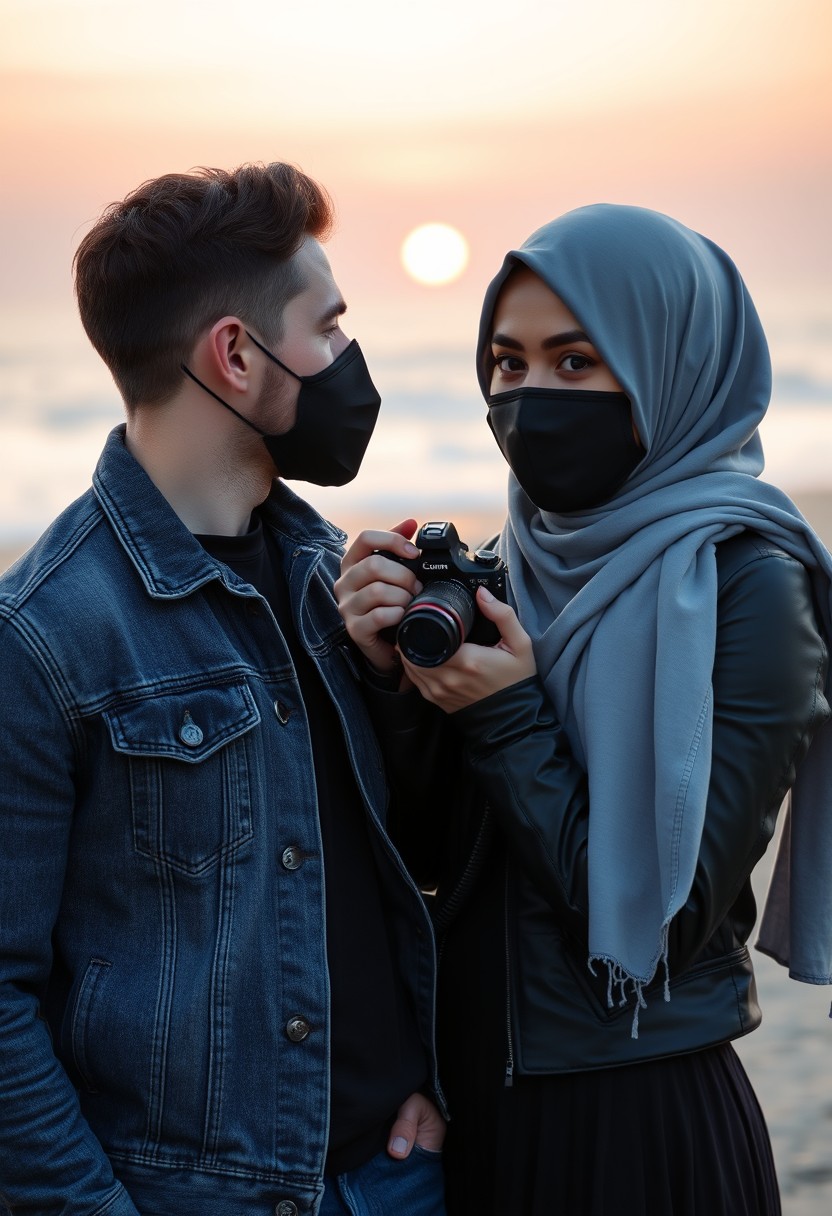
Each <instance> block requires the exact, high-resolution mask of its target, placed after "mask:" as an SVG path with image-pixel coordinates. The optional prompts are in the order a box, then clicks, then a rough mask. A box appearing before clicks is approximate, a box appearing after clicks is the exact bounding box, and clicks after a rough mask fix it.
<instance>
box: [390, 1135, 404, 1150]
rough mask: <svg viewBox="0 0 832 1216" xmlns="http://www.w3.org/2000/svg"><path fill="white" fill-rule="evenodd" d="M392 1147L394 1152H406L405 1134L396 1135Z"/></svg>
mask: <svg viewBox="0 0 832 1216" xmlns="http://www.w3.org/2000/svg"><path fill="white" fill-rule="evenodd" d="M390 1147H391V1148H392V1150H393V1152H394V1153H406V1152H407V1141H406V1140H405V1138H404V1136H396V1137H395V1138H394V1139H393V1140H392V1141H391V1143H390Z"/></svg>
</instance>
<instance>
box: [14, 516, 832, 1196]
mask: <svg viewBox="0 0 832 1216" xmlns="http://www.w3.org/2000/svg"><path fill="white" fill-rule="evenodd" d="M794 498H795V501H796V502H797V505H798V506H799V507H800V509H801V510H802V511H803V513H804V514H805V515H806V517H807V518H808V519H809V520H810V522H811V523H812V524H813V526H814V527H815V528H816V529H817V531H818V532H819V534H820V535H821V537H822V538H823V540H824V541H825V543H826V544H827V545H829V546H832V494H828V493H823V492H816V493H803V494H795V495H794ZM337 522H338V523H339V524H340V525H341V526H342V527H344V529H345V530H346V531H347V532H348V533H349V534H350V535H351V536H355V535H356V534H357V533H358V532H359V531H360V530H361V528H362V527H365V526H368V525H370V524H375V522H376V521H375V520H371V519H360V518H349V519H339V520H338V521H337ZM455 522H456V524H457V526H458V530H459V533H460V536H461V537H462V538H463V540H464V541H465V542H466V543H469V544H471V545H476V544H478V543H480V542H481V541H482V540H483V539H484V538H485V537H487V536H489V535H491V534H493V533H494V532H495V531H496V530H497V529H498V528H499V525H500V519H499V517H497V516H495V517H493V518H486V517H483V516H481V515H480V516H463V515H461V514H457V516H456V519H455ZM25 547H26V546H25V545H22V544H19V545H6V546H5V547H4V546H2V545H0V570H3V569H5V568H6V567H7V566H8V565H9V564H10V563H11V562H12V561H13V560H14V559H15V558H16V557H17V556H19V554H20V553H21V552H22V551H23V549H24V548H25ZM772 857H773V850H769V854H768V856H767V857H766V859H764V861H763V863H761V865H760V866H759V867H758V869H757V872H756V873H755V880H754V884H755V889H756V890H757V893H758V902H759V900H761V899H762V896H763V894H764V892H765V889H766V885H767V882H768V871H769V866H770V861H771V859H772ZM755 968H756V971H757V981H758V988H759V994H760V1003H761V1005H762V1008H763V1025H762V1026H761V1027H760V1029H759V1030H757V1031H755V1032H754V1033H753V1034H751V1035H749V1036H748V1037H747V1038H746V1039H742V1040H740V1041H739V1042H738V1043H737V1050H738V1052H739V1054H740V1056H741V1058H742V1060H743V1062H744V1064H745V1066H746V1068H747V1069H748V1072H749V1074H750V1076H751V1078H752V1081H753V1083H754V1085H755V1088H756V1090H757V1093H758V1095H759V1098H760V1102H761V1105H762V1107H763V1110H764V1112H765V1115H766V1118H767V1120H768V1124H769V1129H770V1131H771V1137H772V1142H773V1145H774V1153H775V1159H776V1161H777V1169H778V1174H779V1178H780V1186H781V1189H782V1193H783V1212H784V1216H828V1213H829V1212H832V1023H830V1021H829V1006H830V999H832V990H830V989H829V988H813V987H811V986H808V985H804V984H797V983H795V982H794V981H791V980H789V979H788V977H787V975H786V973H785V971H784V970H783V969H782V968H780V967H779V966H777V965H776V964H775V963H773V962H772V961H771V960H770V959H768V958H766V957H765V956H763V955H760V954H757V953H756V952H755Z"/></svg>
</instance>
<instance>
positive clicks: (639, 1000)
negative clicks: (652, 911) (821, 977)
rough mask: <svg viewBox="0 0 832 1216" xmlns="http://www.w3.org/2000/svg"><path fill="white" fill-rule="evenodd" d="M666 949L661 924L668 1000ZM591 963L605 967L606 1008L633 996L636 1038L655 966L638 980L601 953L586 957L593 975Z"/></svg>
mask: <svg viewBox="0 0 832 1216" xmlns="http://www.w3.org/2000/svg"><path fill="white" fill-rule="evenodd" d="M667 949H668V926H667V925H663V926H662V935H661V945H660V950H659V957H658V959H657V960H656V962H657V965H658V963H659V962H661V963H662V964H663V966H664V984H663V986H662V993H663V996H664V999H665V1000H666V1001H669V1000H670V964H669V962H668V958H667ZM593 963H602V964H603V965H604V966H605V967H606V968H607V1008H608V1009H612V1008H613V1007H614V1005H615V998H616V997H617V998H618V1007H619V1009H623V1008H624V1007H625V1006H626V1005H628V1004H629V1003H630V997H631V996H634V997H635V1006H634V1008H633V1024H632V1027H631V1030H630V1037H631V1038H633V1039H637V1038H638V1015H639V1010H641V1009H646V1008H647V1001H646V1000H645V999H644V988H645V986H646V985H647V984H649V983H650V981H651V980H652V978H653V975H655V972H656V967H654V968H653V974H652V975H650V976H649V978H648V979H646V980H639V979H636V977H635V976H634V975H631V974H630V973H629V971H627V970H626V968H624V967H622V965H621V963H618V962H616V961H615V959H613V958H608V957H606V956H605V955H603V954H592V955H590V957H589V958H588V959H587V967H588V968H589V971H590V974H591V975H594V976H596V975H597V972H596V970H595V968H594V966H593ZM628 985H631V987H630V988H629V991H628V988H627V986H628ZM615 989H617V990H618V991H617V992H615V991H614V990H615ZM830 1017H832V1011H830Z"/></svg>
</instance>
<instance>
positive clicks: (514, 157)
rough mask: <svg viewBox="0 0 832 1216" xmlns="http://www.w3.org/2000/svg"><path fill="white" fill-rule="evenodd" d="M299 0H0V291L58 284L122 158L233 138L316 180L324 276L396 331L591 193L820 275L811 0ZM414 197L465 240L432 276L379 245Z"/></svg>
mask: <svg viewBox="0 0 832 1216" xmlns="http://www.w3.org/2000/svg"><path fill="white" fill-rule="evenodd" d="M297 7H299V6H295V5H292V6H288V5H281V4H280V3H276V2H275V0H249V3H247V4H245V5H240V6H237V7H235V8H234V9H233V10H230V9H229V7H228V6H227V5H226V4H220V3H211V2H210V0H200V2H199V3H197V2H196V0H141V2H140V3H139V2H137V0H0V16H2V22H3V26H2V28H3V30H4V38H3V40H2V45H1V46H0V81H1V82H2V83H1V84H0V87H1V88H2V93H0V158H1V159H0V164H2V166H3V171H2V172H3V180H2V194H1V195H0V258H2V283H0V309H2V310H6V309H9V308H11V309H15V308H16V307H17V306H19V305H21V304H22V305H26V306H28V305H33V306H38V305H39V304H41V303H42V302H44V301H47V300H54V301H58V302H60V303H61V304H62V305H66V306H67V307H68V308H71V300H70V297H69V270H68V268H69V262H70V258H71V254H72V250H73V248H74V245H75V243H76V241H77V239H78V236H79V235H80V233H81V232H82V231H83V230H84V227H85V225H86V224H87V223H88V222H89V221H90V220H91V219H92V218H94V216H95V215H96V213H97V212H98V211H99V209H100V208H101V206H102V205H104V204H105V203H107V202H108V201H110V200H111V199H113V198H116V197H119V196H121V195H122V194H124V193H125V192H126V191H127V190H128V189H130V188H131V187H132V186H133V185H135V184H137V183H138V182H139V181H140V180H143V179H144V178H146V177H149V176H153V175H155V174H157V173H161V172H165V171H167V170H171V169H177V170H179V169H187V168H189V167H191V166H192V165H195V164H200V163H203V164H206V163H210V164H223V165H231V164H236V163H239V162H240V161H242V160H245V159H267V160H268V159H288V160H293V161H295V162H296V163H298V164H300V165H301V167H302V168H304V169H305V170H307V171H308V172H310V173H312V174H313V175H314V176H318V177H320V178H321V180H323V181H324V182H325V184H326V185H327V186H328V187H329V188H330V190H331V191H332V193H333V194H334V196H335V199H336V202H337V204H338V207H339V214H340V230H339V233H338V235H337V237H336V239H335V241H334V243H333V245H332V249H331V254H332V260H333V264H334V267H335V270H336V276H337V277H338V278H339V281H340V282H341V285H342V286H343V287H344V289H345V291H346V292H347V294H348V296H349V298H350V303H351V309H352V311H353V314H354V315H359V313H360V317H361V320H362V321H363V323H364V324H365V325H367V326H369V328H370V331H371V332H372V333H373V334H374V335H376V336H377V339H378V341H379V342H381V343H382V344H383V345H385V346H390V347H391V348H393V347H395V346H397V345H398V344H399V343H400V342H401V341H403V340H405V341H410V342H413V343H419V342H422V341H424V340H429V339H430V337H431V335H433V336H434V337H435V338H436V339H437V340H439V341H442V340H443V339H444V340H449V339H452V340H455V341H457V340H459V341H461V340H466V341H467V340H469V335H470V333H471V328H472V325H473V321H474V318H475V315H476V312H477V309H478V305H479V300H480V298H481V294H482V289H483V286H484V285H485V283H486V282H487V280H488V278H489V277H490V276H491V274H492V273H494V271H495V270H496V268H497V266H498V265H499V261H500V260H501V258H502V254H503V252H504V251H505V249H506V248H507V247H509V246H512V245H515V244H517V243H519V242H520V241H521V240H522V239H523V238H524V237H525V236H526V235H528V233H529V231H531V230H532V229H533V228H535V227H537V226H538V225H539V224H540V223H542V222H545V221H546V220H548V219H550V218H552V217H553V216H554V215H555V214H558V213H559V212H561V211H564V210H567V209H569V208H570V207H572V206H575V205H579V204H581V203H586V202H593V201H598V200H600V199H606V200H611V201H627V202H636V203H641V204H643V205H646V206H652V207H656V208H658V209H659V210H665V211H669V212H670V213H672V214H674V215H676V216H677V217H678V218H680V219H682V220H684V221H686V222H688V223H690V224H691V225H692V226H693V227H696V228H698V229H700V230H701V231H704V232H706V233H707V234H708V235H709V236H712V237H713V238H714V239H716V240H717V241H718V242H720V243H722V244H724V245H725V246H726V247H727V248H728V250H729V251H730V252H731V253H732V255H733V256H734V257H735V259H736V260H737V262H738V263H739V265H740V267H741V269H743V270H744V272H745V274H746V277H747V278H748V279H749V282H750V284H751V286H752V289H753V288H754V287H755V285H760V286H763V287H765V286H766V285H767V284H769V283H770V282H771V283H774V284H775V285H776V284H778V283H780V282H787V283H792V284H797V285H801V286H802V285H804V284H805V285H811V284H813V283H814V284H826V285H828V283H829V280H830V277H831V276H832V239H830V236H829V213H830V210H832V207H831V206H830V196H831V195H832V189H830V187H832V171H831V170H832V70H830V65H831V64H832V8H831V7H830V6H829V4H828V2H827V0H789V3H786V2H785V0H698V2H697V3H696V4H692V3H673V2H672V0H632V2H631V3H629V4H628V5H621V4H620V3H619V2H618V0H615V2H614V0H581V3H580V4H576V3H575V2H574V0H570V2H569V3H564V2H563V0H550V3H548V4H547V5H545V6H543V5H541V4H540V3H539V2H538V0H515V2H513V3H512V4H510V5H506V4H505V3H504V0H499V2H496V0H478V2H476V3H474V2H472V0H454V3H451V4H449V3H448V2H447V0H420V3H419V4H418V5H416V6H402V7H399V6H394V5H391V4H390V3H389V0H352V2H351V3H349V4H345V3H339V4H335V3H332V0H316V3H315V4H314V5H310V6H307V7H306V11H305V12H304V14H303V16H299V15H298V14H297V12H295V11H294V10H295V9H296V8H297ZM433 219H441V220H447V221H449V222H451V223H453V224H455V225H456V226H457V227H459V228H460V229H461V230H462V231H463V232H464V233H465V235H466V236H467V237H468V239H469V242H470V245H471V263H470V266H469V269H468V271H467V273H466V275H465V276H464V278H463V279H462V280H461V281H460V282H459V283H458V284H456V285H453V286H451V287H447V288H441V289H437V288H424V287H418V286H416V285H415V284H411V283H409V282H408V280H407V279H406V278H405V276H404V274H403V272H402V270H401V268H400V264H399V261H398V249H399V246H400V244H401V241H402V239H403V237H404V236H405V235H406V233H407V232H408V230H409V229H410V228H411V227H413V226H414V225H415V224H418V223H421V222H424V221H426V220H433ZM391 309H392V313H391ZM391 317H392V318H394V320H395V332H394V330H393V328H392V324H391Z"/></svg>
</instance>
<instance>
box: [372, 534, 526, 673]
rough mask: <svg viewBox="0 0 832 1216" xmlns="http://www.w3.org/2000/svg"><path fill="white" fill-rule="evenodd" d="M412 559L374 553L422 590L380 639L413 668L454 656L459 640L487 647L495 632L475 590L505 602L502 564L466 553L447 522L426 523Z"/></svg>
mask: <svg viewBox="0 0 832 1216" xmlns="http://www.w3.org/2000/svg"><path fill="white" fill-rule="evenodd" d="M414 543H415V545H416V548H417V549H421V553H420V554H419V556H418V557H399V556H398V555H397V554H395V553H389V552H388V551H387V550H386V549H380V550H378V552H379V553H381V555H382V556H383V557H389V558H392V559H393V561H396V562H399V564H400V565H402V566H407V568H408V570H412V571H413V573H414V574H415V575H416V577H417V578H418V579H419V581H420V582H421V583H422V586H423V590H422V591H420V592H419V594H418V595H415V596H414V597H413V599H412V600H411V601H410V603H409V604H408V606H407V608H406V609H405V614H404V616H403V617H402V619H401V621H400V622H399V624H398V625H397V626H395V627H391V628H389V629H383V630H382V631H381V636H382V637H383V638H384V639H385V640H386V641H388V642H393V643H395V644H396V645H397V646H398V647H399V650H400V651H401V653H402V654H403V655H404V657H405V658H406V659H409V660H410V662H411V663H415V664H416V666H417V667H438V666H439V664H440V663H444V662H445V661H446V660H447V659H449V658H450V657H451V655H452V654H456V652H457V650H458V649H459V647H460V646H461V645H462V643H463V642H477V643H479V645H480V646H493V645H494V644H495V642H498V641H499V640H500V634H499V631H498V629H497V627H496V626H495V625H494V623H493V622H492V621H489V620H487V619H486V618H485V617H484V616H483V615H482V613H481V612H480V611H479V610H478V608H477V601H476V595H477V587H487V588H488V590H489V591H490V592H491V594H492V595H494V596H496V598H497V599H498V600H502V601H503V602H505V599H506V566H505V562H503V561H501V559H500V558H499V557H498V556H497V554H496V553H492V552H491V550H490V549H477V551H476V553H474V554H471V553H469V552H468V551H467V550H466V548H465V546H464V545H463V544H462V542H461V541H460V539H459V536H458V535H457V531H456V528H455V527H454V525H453V524H449V523H428V524H424V525H423V526H422V527H421V528H420V529H419V533H418V535H417V537H416V540H415V542H414Z"/></svg>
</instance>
